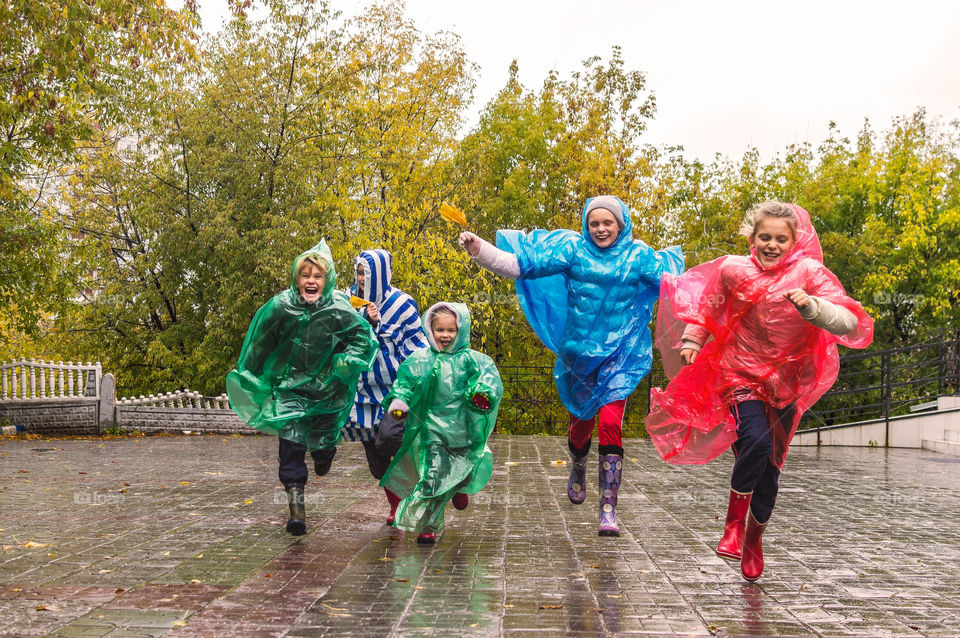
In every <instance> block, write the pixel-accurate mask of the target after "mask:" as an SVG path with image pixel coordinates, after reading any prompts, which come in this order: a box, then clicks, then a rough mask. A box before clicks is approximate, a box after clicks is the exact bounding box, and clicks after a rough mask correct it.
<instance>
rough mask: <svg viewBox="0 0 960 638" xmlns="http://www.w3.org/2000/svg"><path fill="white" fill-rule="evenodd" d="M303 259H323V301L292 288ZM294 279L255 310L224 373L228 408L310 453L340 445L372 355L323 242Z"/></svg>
mask: <svg viewBox="0 0 960 638" xmlns="http://www.w3.org/2000/svg"><path fill="white" fill-rule="evenodd" d="M306 257H313V258H314V259H316V260H317V261H320V262H325V263H326V264H327V266H328V270H327V276H326V281H325V282H324V286H323V290H322V291H321V294H320V298H319V299H318V300H317V301H316V302H315V303H313V304H307V303H306V302H305V301H304V299H303V297H301V296H300V292H299V290H298V289H297V270H298V268H299V266H300V264H301V263H302V262H303V260H304V259H305V258H306ZM290 276H291V284H290V288H289V289H288V290H284V291H283V292H281V293H280V294H278V295H276V296H275V297H274V298H273V299H271V300H270V301H268V302H267V303H265V304H264V305H263V306H262V307H261V308H260V310H258V311H257V314H256V316H254V318H253V321H252V322H251V323H250V329H249V330H248V331H247V338H246V339H245V340H244V342H243V349H242V350H241V351H240V359H239V361H237V367H236V368H235V369H234V370H231V371H230V373H229V374H227V395H228V396H229V398H230V406H231V407H232V408H233V410H234V411H235V412H236V413H237V415H239V417H240V418H241V419H242V420H243V422H244V423H246V424H247V425H249V426H250V427H252V428H256V429H258V430H262V431H263V432H267V433H269V434H275V435H277V436H279V437H281V438H284V439H288V440H290V441H294V442H295V443H300V444H302V445H305V446H306V447H307V449H308V450H309V451H311V452H312V451H314V450H320V449H330V448H333V447H336V445H337V443H339V442H340V427H341V426H342V425H343V424H344V423H345V422H346V420H347V417H348V416H349V415H350V409H351V408H352V407H353V401H354V399H355V397H356V394H357V379H358V377H359V376H360V373H361V372H362V371H364V370H367V369H369V368H370V365H371V363H372V362H373V359H374V357H376V354H377V339H376V337H375V336H374V334H373V331H372V330H371V329H370V325H369V323H367V321H366V320H365V319H364V318H363V317H362V316H360V314H359V313H358V312H357V311H356V310H354V309H353V307H352V306H351V305H350V300H349V298H348V297H347V295H345V294H344V293H342V292H340V291H338V290H334V287H335V286H336V282H337V275H336V270H335V268H334V266H333V257H332V255H331V254H330V248H329V247H328V246H327V243H326V242H325V241H323V240H321V241H320V243H319V244H317V245H316V246H314V247H313V248H311V249H310V250H308V251H307V252H305V253H303V254H302V255H300V256H299V257H297V258H296V259H295V260H294V262H293V265H292V267H291V269H290Z"/></svg>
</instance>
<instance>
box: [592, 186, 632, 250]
mask: <svg viewBox="0 0 960 638" xmlns="http://www.w3.org/2000/svg"><path fill="white" fill-rule="evenodd" d="M591 205H594V210H596V209H597V208H604V209H606V210H610V208H613V207H617V206H619V207H620V208H619V211H617V210H611V211H610V212H611V213H613V216H614V217H616V218H617V221H618V222H622V226H620V234H619V235H617V240H616V241H615V242H613V243H612V244H611V245H610V246H607V247H606V248H600V247H598V246H597V245H596V244H595V243H593V237H591V236H590V229H589V228H587V221H588V218H589V215H588V213H587V211H589V210H590V207H591ZM580 217H581V219H580V222H581V226H582V230H583V239H584V241H585V242H586V243H587V245H588V246H590V247H591V248H593V249H594V250H598V251H604V252H606V251H609V250H610V249H612V248H615V247H617V246H622V245H623V244H625V243H630V242H631V241H633V222H632V221H631V219H630V209H629V208H628V207H627V205H626V204H624V203H623V202H622V201H620V198H619V197H614V196H613V195H601V196H599V197H591V198H590V199H588V200H587V202H586V203H585V204H584V205H583V212H581V213H580Z"/></svg>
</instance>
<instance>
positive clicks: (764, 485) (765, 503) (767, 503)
mask: <svg viewBox="0 0 960 638" xmlns="http://www.w3.org/2000/svg"><path fill="white" fill-rule="evenodd" d="M779 489H780V470H779V469H777V466H776V465H774V464H773V463H767V468H766V469H765V470H764V472H763V475H762V476H761V477H760V480H759V481H757V486H756V487H755V488H753V498H751V499H750V511H751V512H753V517H754V518H755V519H756V520H757V522H758V523H766V522H767V521H768V520H770V515H771V514H772V513H773V506H774V504H775V503H776V502H777V491H778V490H779Z"/></svg>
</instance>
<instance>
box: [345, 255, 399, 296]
mask: <svg viewBox="0 0 960 638" xmlns="http://www.w3.org/2000/svg"><path fill="white" fill-rule="evenodd" d="M357 267H361V268H363V290H362V291H361V290H360V284H359V282H358V281H357ZM392 277H393V255H391V254H390V253H389V252H388V251H386V250H383V249H380V248H376V249H373V250H364V251H363V252H361V253H360V254H359V255H358V256H357V258H356V259H355V260H354V261H353V286H351V287H350V294H351V295H353V296H355V297H360V298H361V299H365V300H366V301H372V302H373V303H375V304H377V305H380V304H381V303H383V300H384V299H386V298H387V296H388V295H389V293H390V290H391V288H390V279H391V278H392Z"/></svg>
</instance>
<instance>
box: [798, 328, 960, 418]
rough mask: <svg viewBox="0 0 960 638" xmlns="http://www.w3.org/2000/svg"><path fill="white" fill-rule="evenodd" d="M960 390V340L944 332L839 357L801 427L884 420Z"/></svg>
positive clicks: (926, 406) (932, 405)
mask: <svg viewBox="0 0 960 638" xmlns="http://www.w3.org/2000/svg"><path fill="white" fill-rule="evenodd" d="M957 393H960V339H946V338H944V334H943V333H941V335H938V336H937V337H935V338H929V339H927V340H925V341H924V342H922V343H917V344H914V345H910V346H903V347H900V348H889V349H886V350H876V351H873V352H857V353H852V354H847V355H844V356H842V357H840V374H839V375H838V376H837V381H836V383H834V385H833V387H832V388H831V389H830V391H829V392H827V393H826V394H824V395H823V397H821V399H820V401H818V402H817V404H816V405H814V406H813V408H811V409H810V410H808V411H807V413H806V414H804V416H803V419H801V421H800V429H802V430H810V429H818V428H823V427H830V426H836V425H843V424H849V423H861V422H864V421H872V422H876V421H886V422H887V423H889V421H890V419H891V418H892V417H896V416H902V415H908V414H915V413H918V412H922V411H924V410H927V409H934V408H936V399H937V397H941V396H948V395H953V394H957Z"/></svg>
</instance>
